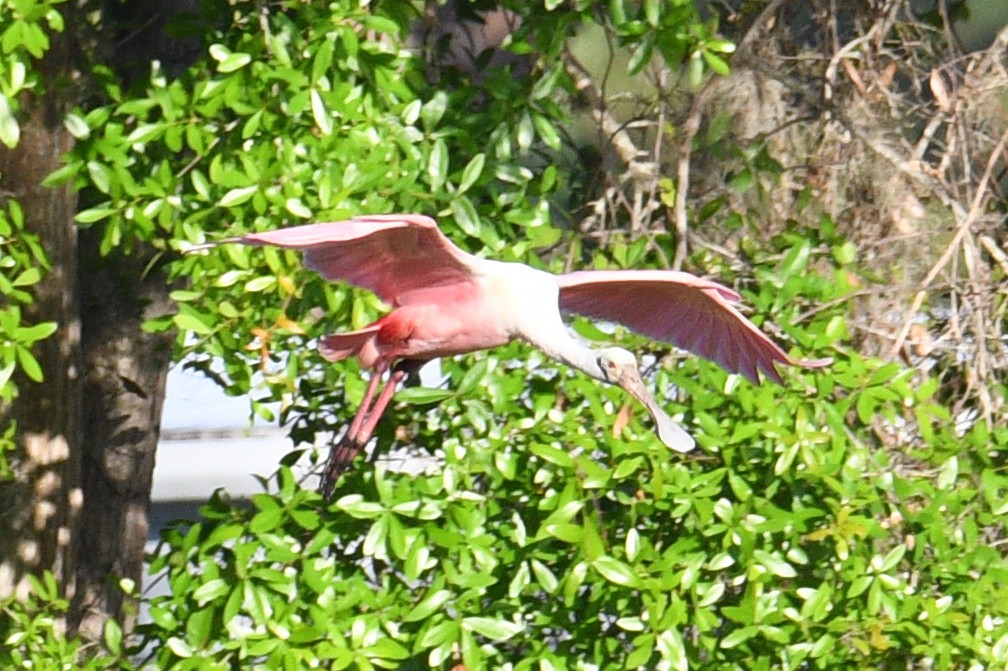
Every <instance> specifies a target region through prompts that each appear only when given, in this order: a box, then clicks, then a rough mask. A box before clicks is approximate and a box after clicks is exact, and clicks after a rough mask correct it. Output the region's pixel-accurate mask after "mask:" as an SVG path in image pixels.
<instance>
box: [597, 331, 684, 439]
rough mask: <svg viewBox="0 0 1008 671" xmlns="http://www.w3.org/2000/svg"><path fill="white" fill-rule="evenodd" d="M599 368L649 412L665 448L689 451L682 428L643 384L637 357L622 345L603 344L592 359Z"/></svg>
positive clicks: (609, 381) (608, 379) (604, 378)
mask: <svg viewBox="0 0 1008 671" xmlns="http://www.w3.org/2000/svg"><path fill="white" fill-rule="evenodd" d="M596 361H597V362H598V366H599V369H600V371H601V375H600V377H601V379H602V380H603V381H605V382H608V383H610V384H615V385H619V386H620V387H622V388H623V389H624V390H625V391H626V392H627V393H628V394H630V395H631V396H633V397H634V398H635V399H637V401H638V402H640V404H641V405H643V406H644V407H645V408H646V409H647V411H648V412H649V413H650V414H651V418H652V419H653V420H654V423H655V426H656V427H657V429H658V437H659V438H660V439H661V441H662V442H663V443H665V444H666V445H667V446H668V447H671V448H672V449H673V450H675V451H677V452H689V451H690V450H692V449H693V446H694V445H695V443H694V442H693V438H692V437H691V436H690V435H689V434H688V433H686V431H685V430H684V429H683V428H682V427H681V426H679V425H678V424H676V423H675V421H673V419H672V418H671V417H669V416H668V415H667V414H666V413H665V411H664V410H662V409H661V407H660V406H659V405H658V402H657V401H655V399H654V396H652V395H651V393H650V392H649V391H648V390H647V387H645V386H644V380H642V379H641V376H640V370H639V369H638V368H637V357H635V356H634V355H633V354H631V353H630V352H628V351H627V350H625V349H623V348H622V347H607V348H605V349H603V350H599V352H598V357H597V358H596Z"/></svg>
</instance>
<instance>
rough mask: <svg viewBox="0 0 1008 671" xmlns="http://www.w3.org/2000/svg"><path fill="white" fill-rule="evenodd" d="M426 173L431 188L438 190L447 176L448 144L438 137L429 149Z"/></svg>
mask: <svg viewBox="0 0 1008 671" xmlns="http://www.w3.org/2000/svg"><path fill="white" fill-rule="evenodd" d="M427 175H428V176H429V177H430V185H431V189H432V190H434V191H440V190H441V188H442V187H443V186H444V184H445V180H446V179H447V177H448V145H447V144H445V141H444V140H442V139H438V140H437V142H435V143H434V148H433V149H432V150H431V155H430V160H429V161H428V162H427Z"/></svg>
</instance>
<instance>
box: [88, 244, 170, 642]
mask: <svg viewBox="0 0 1008 671" xmlns="http://www.w3.org/2000/svg"><path fill="white" fill-rule="evenodd" d="M100 235H101V231H100V230H97V229H91V230H87V231H82V232H81V260H80V270H81V273H80V286H81V297H82V301H81V302H82V307H83V309H82V313H81V315H82V321H83V350H84V363H85V371H86V373H85V377H84V381H83V382H84V384H83V389H84V404H83V405H84V427H83V463H82V479H81V482H82V488H83V492H84V507H83V509H82V510H81V512H80V562H79V565H78V571H77V597H76V598H75V599H74V601H73V607H72V609H71V618H72V620H73V622H74V623H76V624H77V625H78V631H79V632H80V634H81V635H82V636H83V637H85V638H89V639H92V640H93V639H96V638H98V637H100V636H101V630H102V626H103V624H104V622H105V619H106V618H109V617H112V618H115V619H116V620H118V621H119V622H120V624H122V625H123V627H124V629H125V630H126V631H129V630H131V629H132V626H133V624H134V623H135V618H136V611H135V608H133V607H132V605H131V600H129V599H126V598H125V595H124V593H123V592H122V590H121V589H120V587H119V585H118V582H119V580H120V579H123V578H127V579H129V580H131V581H132V582H133V583H134V584H135V585H137V586H139V585H140V584H141V578H142V573H143V557H144V544H145V543H146V541H147V535H148V527H147V512H148V508H149V505H150V491H151V478H152V475H153V472H154V452H155V449H156V448H157V443H158V437H159V431H160V426H161V405H162V402H163V401H164V391H165V378H166V377H167V373H168V366H169V364H170V362H171V354H172V341H173V336H172V335H171V334H164V333H158V334H150V333H145V332H144V331H143V329H142V325H143V323H144V321H145V320H147V319H149V318H151V317H152V316H158V315H162V314H164V313H165V312H168V311H169V309H170V308H169V298H168V286H167V282H166V280H165V277H164V275H163V274H162V273H161V272H160V269H159V268H158V267H157V266H154V267H153V268H150V267H148V263H149V262H150V260H151V258H152V255H151V254H150V253H144V250H143V248H135V249H134V250H133V253H132V254H129V253H128V252H126V251H122V250H118V249H117V250H113V252H112V253H110V254H108V255H106V256H101V255H100V254H99V252H98V243H99V240H100Z"/></svg>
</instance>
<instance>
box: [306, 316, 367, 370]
mask: <svg viewBox="0 0 1008 671" xmlns="http://www.w3.org/2000/svg"><path fill="white" fill-rule="evenodd" d="M379 329H381V324H377V323H375V324H370V325H368V326H365V327H364V328H362V329H360V330H358V331H347V332H346V333H330V334H328V335H324V336H322V340H321V341H320V342H319V351H320V352H321V353H322V356H324V357H325V358H326V359H327V360H329V361H342V360H343V359H346V358H347V357H351V356H356V357H357V358H358V359H361V364H362V365H364V367H366V368H367V367H370V362H368V361H366V359H370V358H371V357H370V356H367V355H368V354H369V353H368V352H366V351H362V350H367V349H368V347H369V346H370V347H371V349H373V344H372V343H373V341H374V338H375V335H377V333H378V331H379Z"/></svg>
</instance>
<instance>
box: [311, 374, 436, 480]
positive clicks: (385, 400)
mask: <svg viewBox="0 0 1008 671" xmlns="http://www.w3.org/2000/svg"><path fill="white" fill-rule="evenodd" d="M424 363H425V362H423V361H400V362H398V363H397V364H396V365H395V366H394V367H393V368H392V373H391V375H389V379H388V382H386V383H385V387H384V388H383V389H382V392H381V394H379V395H378V398H377V399H375V401H374V403H373V404H372V405H371V407H370V408H368V407H366V406H367V405H368V404H370V401H371V398H372V397H373V395H374V391H375V388H376V386H377V380H378V379H379V378H380V377H381V375H380V373H379V372H378V371H375V376H376V377H375V378H372V381H371V383H370V384H369V385H368V392H367V393H366V394H365V397H364V403H362V404H361V408H360V409H359V410H358V412H357V416H356V417H355V418H354V421H353V423H352V424H351V425H350V428H349V429H348V430H347V432H346V433H345V434H343V437H342V438H341V439H340V441H339V442H338V443H337V444H336V445H334V446H333V447H332V449H331V450H330V451H329V459H328V460H327V461H326V465H325V470H324V471H323V473H322V482H321V483H320V485H319V489H320V490H321V492H322V496H323V497H324V498H325V499H326V500H329V498H330V497H331V496H332V494H333V491H335V489H336V483H337V482H338V481H339V479H340V476H342V475H343V474H344V473H346V472H347V471H348V470H350V467H351V466H352V465H353V461H354V459H356V458H357V455H358V454H360V453H361V450H363V449H364V446H365V445H367V443H368V441H369V440H370V439H371V433H372V432H373V431H374V428H375V426H376V425H377V424H378V420H379V419H381V416H382V413H383V412H384V411H385V408H386V407H387V406H388V404H389V401H391V400H392V395H393V394H394V393H395V390H396V387H397V386H398V385H399V383H400V382H402V381H403V380H404V379H406V377H407V376H409V375H412V374H413V373H415V372H416V371H418V370H419V369H420V367H421V366H422V365H423V364H424Z"/></svg>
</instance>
